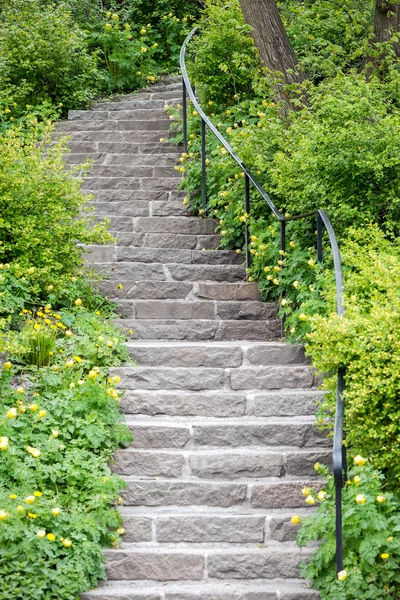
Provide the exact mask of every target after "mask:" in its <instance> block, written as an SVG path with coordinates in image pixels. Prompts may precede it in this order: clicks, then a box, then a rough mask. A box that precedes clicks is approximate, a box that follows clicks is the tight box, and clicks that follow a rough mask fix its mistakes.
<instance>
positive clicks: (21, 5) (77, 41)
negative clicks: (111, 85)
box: [0, 0, 98, 115]
mask: <svg viewBox="0 0 400 600" xmlns="http://www.w3.org/2000/svg"><path fill="white" fill-rule="evenodd" d="M0 79H1V81H2V92H1V96H2V97H4V95H6V96H7V97H11V98H13V102H16V103H17V106H16V107H13V106H10V109H11V108H12V111H13V113H16V115H21V114H23V113H24V112H25V111H26V105H28V106H29V105H38V104H40V103H42V102H46V101H50V102H51V103H52V104H54V105H56V106H60V105H62V108H63V110H67V109H69V108H79V107H83V106H85V105H86V104H87V103H88V102H89V100H90V99H91V98H92V97H93V96H94V95H95V93H96V86H97V83H96V82H97V79H98V71H97V67H96V58H95V57H94V56H93V55H91V54H89V53H88V51H87V42H86V33H85V32H84V31H83V30H81V29H80V28H79V27H78V26H77V25H76V24H75V23H74V22H73V20H72V17H71V15H70V13H69V12H68V10H66V8H65V7H64V5H62V4H61V5H59V6H56V5H55V4H44V3H39V2H31V1H29V0H6V2H5V3H3V5H2V10H1V13H0Z"/></svg>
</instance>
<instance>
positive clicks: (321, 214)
mask: <svg viewBox="0 0 400 600" xmlns="http://www.w3.org/2000/svg"><path fill="white" fill-rule="evenodd" d="M198 31H199V27H195V28H194V29H192V31H191V32H190V33H189V35H188V36H187V37H186V39H185V41H184V43H183V45H182V48H181V52H180V67H181V72H182V86H183V97H182V113H183V144H184V151H185V152H187V149H188V119H187V96H189V98H190V100H191V102H192V104H193V106H194V108H195V109H196V110H197V112H198V114H199V116H200V118H201V167H202V169H201V173H202V176H201V182H202V190H201V193H202V207H203V210H205V209H206V208H207V161H206V150H207V148H206V134H207V128H208V129H209V130H210V131H211V132H212V133H213V134H214V135H215V137H217V138H218V140H219V141H220V142H221V144H222V145H223V146H224V148H225V149H226V150H227V152H228V153H229V154H230V156H231V157H232V158H233V160H234V161H235V162H236V164H237V165H238V166H239V167H240V169H241V170H242V172H243V173H244V206H245V212H246V213H247V214H250V184H252V185H253V186H254V188H255V189H256V190H257V191H258V192H259V193H260V195H261V196H262V197H263V198H264V200H265V202H266V203H267V205H268V206H269V208H270V210H271V212H272V214H273V215H274V216H275V217H276V219H277V220H278V221H279V224H280V250H281V251H283V252H285V251H286V223H288V222H289V221H298V220H300V219H307V218H309V217H312V216H314V217H316V220H317V255H318V261H319V262H322V258H323V257H322V248H323V246H322V234H323V227H325V229H326V232H327V234H328V238H329V243H330V246H331V250H332V256H333V264H334V272H335V282H336V310H337V314H338V315H342V314H343V312H344V307H343V299H342V297H343V275H342V264H341V260H340V252H339V245H338V242H337V238H336V235H335V232H334V229H333V227H332V223H331V221H330V219H329V217H328V215H327V214H326V212H325V211H324V210H322V209H319V210H313V211H311V212H308V213H305V214H300V215H295V216H290V217H285V216H284V215H282V214H281V213H280V211H279V210H278V209H277V208H276V206H275V204H274V203H273V202H272V200H271V198H270V197H269V195H268V193H267V192H266V191H265V190H264V188H263V187H262V185H261V184H260V183H259V181H258V180H257V178H256V177H255V175H254V174H253V173H252V172H251V171H250V169H248V168H247V167H246V165H245V164H244V163H243V161H242V160H241V159H240V157H239V156H238V155H237V154H236V152H235V151H234V150H233V148H232V147H231V146H230V145H229V143H228V142H227V140H226V139H225V138H224V137H223V135H222V134H221V133H220V132H219V131H218V129H217V128H216V127H215V126H214V125H213V123H212V122H211V121H210V119H209V118H208V117H207V115H206V114H205V112H204V111H203V109H202V108H201V106H200V104H199V103H198V101H197V99H196V96H195V92H194V89H193V86H192V84H191V82H190V79H189V76H188V72H187V68H186V61H185V56H186V49H187V46H188V44H189V42H190V41H191V39H192V38H193V36H194V35H195V34H196V33H198ZM244 227H245V252H246V267H247V268H248V267H249V266H250V264H251V254H250V248H249V246H250V243H249V227H248V224H247V222H246V223H245V224H244ZM337 378H338V382H337V395H336V416H335V428H334V440H333V475H334V482H335V492H336V569H337V572H339V571H341V570H342V568H343V532H342V488H343V483H344V479H345V472H346V449H345V446H344V445H343V419H344V402H343V393H344V369H339V370H338V375H337Z"/></svg>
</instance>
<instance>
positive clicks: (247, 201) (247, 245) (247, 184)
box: [244, 171, 251, 269]
mask: <svg viewBox="0 0 400 600" xmlns="http://www.w3.org/2000/svg"><path fill="white" fill-rule="evenodd" d="M244 211H245V213H247V214H248V215H249V216H250V180H249V176H248V175H247V173H246V171H245V172H244ZM244 241H245V249H246V269H249V268H250V267H251V254H250V231H249V225H248V223H247V219H246V221H245V225H244Z"/></svg>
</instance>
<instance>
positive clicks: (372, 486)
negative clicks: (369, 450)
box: [292, 455, 400, 600]
mask: <svg viewBox="0 0 400 600" xmlns="http://www.w3.org/2000/svg"><path fill="white" fill-rule="evenodd" d="M354 463H355V464H353V465H352V466H351V468H350V470H349V473H348V480H347V482H346V484H345V486H344V488H343V557H344V559H343V570H342V571H340V572H339V573H336V547H335V545H336V544H335V540H336V538H335V530H336V523H335V518H336V515H335V488H334V482H333V478H332V476H331V475H328V468H327V467H323V466H321V465H319V464H316V468H317V470H318V472H319V474H320V475H323V476H324V477H325V478H327V483H326V485H325V487H324V488H323V489H322V490H320V491H319V492H315V491H314V490H313V489H311V488H310V489H307V488H304V489H303V493H304V495H305V496H306V498H305V501H306V503H307V504H311V505H313V504H318V509H317V511H316V512H315V513H314V514H312V515H311V516H308V517H306V518H305V519H303V523H302V527H301V529H300V531H299V532H298V535H297V542H298V544H299V545H300V546H305V545H308V544H310V543H312V542H322V543H321V544H320V545H319V547H318V548H317V549H316V550H314V552H313V553H312V555H311V556H310V558H309V559H308V561H307V563H306V564H304V565H303V569H302V575H303V577H306V578H307V579H310V580H311V582H312V585H313V587H315V588H317V589H318V590H319V592H320V594H321V600H367V599H371V600H372V599H374V600H384V599H385V600H386V599H387V600H389V599H390V600H395V599H396V598H398V597H399V593H400V575H399V566H400V542H399V536H398V532H399V516H400V498H399V497H398V496H396V495H394V494H392V493H391V492H388V491H387V490H386V489H385V487H386V482H385V478H384V476H383V475H382V473H381V472H380V471H378V470H376V468H375V464H374V463H372V464H371V463H368V462H367V461H366V460H365V459H363V457H362V456H361V455H357V456H355V457H354ZM300 521H301V518H300V517H298V516H294V517H292V522H293V523H299V522H300Z"/></svg>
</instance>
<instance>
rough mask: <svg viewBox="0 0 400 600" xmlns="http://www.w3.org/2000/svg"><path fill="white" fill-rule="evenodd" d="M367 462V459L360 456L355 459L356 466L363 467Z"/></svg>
mask: <svg viewBox="0 0 400 600" xmlns="http://www.w3.org/2000/svg"><path fill="white" fill-rule="evenodd" d="M366 462H367V461H366V459H365V458H363V457H362V456H360V455H359V454H357V456H355V457H354V464H355V465H358V466H359V467H363V466H364V465H365V463H366Z"/></svg>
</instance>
